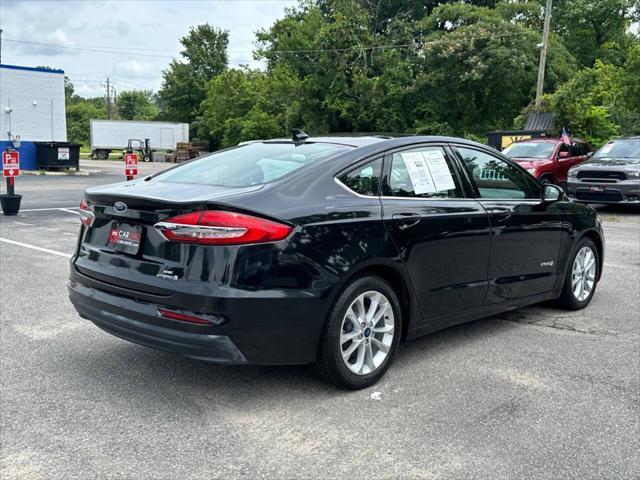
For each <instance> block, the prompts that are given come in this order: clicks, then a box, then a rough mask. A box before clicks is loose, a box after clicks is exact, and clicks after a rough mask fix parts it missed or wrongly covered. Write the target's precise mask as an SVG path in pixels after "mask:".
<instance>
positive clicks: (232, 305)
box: [69, 264, 327, 365]
mask: <svg viewBox="0 0 640 480" xmlns="http://www.w3.org/2000/svg"><path fill="white" fill-rule="evenodd" d="M70 280H71V281H70V282H69V298H70V300H71V303H72V304H73V306H74V307H75V309H76V310H77V311H78V313H79V314H80V316H81V317H83V318H86V319H88V320H91V321H92V322H93V323H94V324H95V325H97V326H98V327H100V328H101V329H102V330H104V331H106V332H108V333H110V334H112V335H115V336H117V337H120V338H122V339H124V340H128V341H130V342H133V343H137V344H140V345H145V346H147V347H151V348H155V349H158V350H164V351H167V352H172V353H175V354H179V355H182V356H185V357H189V358H194V359H199V360H205V361H209V362H213V363H217V364H227V365H238V364H254V365H290V364H305V363H311V362H313V361H315V358H316V351H317V347H318V342H319V338H320V332H321V329H322V324H323V322H324V318H325V315H326V312H325V305H326V304H327V301H326V300H325V299H322V298H306V299H300V298H288V297H287V296H286V295H285V294H283V293H282V292H278V294H277V295H275V296H271V297H268V296H265V294H264V292H257V293H256V294H255V295H252V292H247V291H244V290H243V291H235V292H234V291H232V292H231V293H228V296H227V297H224V298H223V297H217V298H215V299H214V300H215V303H216V304H217V305H219V308H220V311H219V312H216V314H218V315H219V316H221V317H223V318H224V319H225V321H224V323H222V324H221V325H196V324H191V323H187V322H183V321H178V320H171V319H166V318H162V317H161V316H160V315H159V314H158V309H167V308H170V309H174V308H176V307H171V306H169V305H168V304H167V299H166V298H163V297H157V299H156V300H157V301H154V300H149V299H148V298H145V299H144V300H142V299H140V298H136V297H135V295H136V294H135V292H127V291H125V290H123V289H115V288H114V287H113V286H112V285H110V284H103V283H102V282H100V281H98V280H96V279H93V278H89V277H86V276H85V275H83V274H81V273H80V272H78V271H77V270H76V269H75V267H74V265H73V264H72V265H71V275H70ZM193 302H194V304H198V303H199V302H201V298H200V297H197V296H195V295H194V296H193ZM182 311H184V309H182ZM194 315H198V313H196V312H194Z"/></svg>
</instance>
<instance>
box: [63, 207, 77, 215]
mask: <svg viewBox="0 0 640 480" xmlns="http://www.w3.org/2000/svg"><path fill="white" fill-rule="evenodd" d="M58 210H62V211H63V212H67V213H73V214H74V215H80V212H76V211H75V210H69V209H68V208H59V209H58Z"/></svg>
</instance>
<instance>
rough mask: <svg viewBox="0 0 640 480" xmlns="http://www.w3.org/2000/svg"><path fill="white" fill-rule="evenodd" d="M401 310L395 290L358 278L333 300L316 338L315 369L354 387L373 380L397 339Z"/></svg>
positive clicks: (376, 279)
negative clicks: (318, 341) (321, 330)
mask: <svg viewBox="0 0 640 480" xmlns="http://www.w3.org/2000/svg"><path fill="white" fill-rule="evenodd" d="M400 332H402V325H401V310H400V304H399V301H398V297H397V295H396V293H395V291H394V290H393V288H392V287H391V286H390V285H389V284H388V283H387V282H385V281H384V280H382V279H381V278H379V277H374V276H366V277H360V278H358V279H356V280H354V281H353V282H351V283H350V284H349V285H348V286H347V287H346V288H345V290H344V291H343V292H342V294H341V295H340V296H339V297H338V299H337V300H336V303H335V305H334V307H333V308H332V310H331V312H330V314H329V318H328V319H327V322H326V323H325V326H324V329H323V332H322V336H321V339H320V348H319V352H318V359H317V361H316V363H315V365H314V367H315V370H316V371H317V372H318V373H319V375H320V376H321V377H322V378H323V379H324V380H326V381H328V382H330V383H333V384H335V385H338V386H340V387H343V388H348V389H352V390H357V389H360V388H366V387H368V386H370V385H373V384H374V383H376V382H377V381H378V380H379V379H380V378H381V377H382V376H383V375H384V373H385V372H386V370H387V369H388V368H389V365H390V364H391V360H392V358H393V355H394V353H395V350H396V348H397V347H398V343H399V340H400Z"/></svg>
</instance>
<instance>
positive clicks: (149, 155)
mask: <svg viewBox="0 0 640 480" xmlns="http://www.w3.org/2000/svg"><path fill="white" fill-rule="evenodd" d="M126 153H137V154H138V155H140V157H141V158H142V161H143V162H153V152H152V151H151V142H150V141H149V139H148V138H145V139H144V141H142V140H140V139H138V138H130V139H129V140H128V141H127V150H126Z"/></svg>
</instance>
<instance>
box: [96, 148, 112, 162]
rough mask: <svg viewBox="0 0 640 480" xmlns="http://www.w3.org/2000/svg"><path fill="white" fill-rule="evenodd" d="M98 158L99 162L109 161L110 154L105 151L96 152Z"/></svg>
mask: <svg viewBox="0 0 640 480" xmlns="http://www.w3.org/2000/svg"><path fill="white" fill-rule="evenodd" d="M96 157H98V160H107V159H108V158H109V153H108V152H107V151H105V150H98V151H97V152H96Z"/></svg>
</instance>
